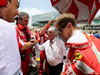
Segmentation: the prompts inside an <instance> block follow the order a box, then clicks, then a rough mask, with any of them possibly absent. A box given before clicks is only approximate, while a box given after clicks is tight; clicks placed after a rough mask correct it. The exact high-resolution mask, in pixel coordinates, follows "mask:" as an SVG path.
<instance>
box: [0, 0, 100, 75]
mask: <svg viewBox="0 0 100 75" xmlns="http://www.w3.org/2000/svg"><path fill="white" fill-rule="evenodd" d="M19 4H20V2H18V0H0V39H1V40H0V75H29V74H30V73H29V64H30V56H32V57H34V60H36V58H35V55H36V53H35V49H36V50H37V51H40V64H39V75H42V74H43V63H44V61H45V72H46V74H47V75H99V74H100V69H99V67H100V39H98V38H96V37H95V36H97V34H96V35H94V36H93V35H91V34H89V35H88V34H86V33H84V32H82V31H80V30H78V29H77V23H76V19H75V16H74V15H73V14H71V13H64V14H61V15H60V16H59V17H58V19H57V20H56V21H55V22H53V21H48V23H47V24H46V25H45V26H44V27H43V28H42V29H41V30H39V32H38V31H36V32H34V33H32V32H31V31H30V29H29V27H28V22H29V18H30V17H29V14H28V13H26V12H20V13H19V11H18V8H19ZM8 12H9V13H8ZM15 16H17V17H16V18H15ZM15 20H16V27H13V26H12V25H11V24H10V22H14V21H15ZM51 23H53V26H52V27H51V26H50V24H51ZM31 54H32V55H31Z"/></svg>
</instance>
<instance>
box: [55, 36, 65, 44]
mask: <svg viewBox="0 0 100 75" xmlns="http://www.w3.org/2000/svg"><path fill="white" fill-rule="evenodd" d="M55 39H56V42H60V43H64V41H63V40H62V39H60V38H58V37H56V38H55Z"/></svg>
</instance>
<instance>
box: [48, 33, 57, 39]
mask: <svg viewBox="0 0 100 75" xmlns="http://www.w3.org/2000/svg"><path fill="white" fill-rule="evenodd" d="M47 34H48V38H49V39H50V40H53V39H54V38H55V37H56V35H55V33H54V32H53V31H48V33H47Z"/></svg>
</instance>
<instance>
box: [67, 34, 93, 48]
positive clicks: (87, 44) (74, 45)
mask: <svg viewBox="0 0 100 75" xmlns="http://www.w3.org/2000/svg"><path fill="white" fill-rule="evenodd" d="M83 34H84V33H83ZM84 35H85V36H86V38H87V39H88V41H87V42H83V43H65V47H67V48H73V49H86V48H89V47H92V42H91V39H90V37H89V36H88V35H87V34H84Z"/></svg>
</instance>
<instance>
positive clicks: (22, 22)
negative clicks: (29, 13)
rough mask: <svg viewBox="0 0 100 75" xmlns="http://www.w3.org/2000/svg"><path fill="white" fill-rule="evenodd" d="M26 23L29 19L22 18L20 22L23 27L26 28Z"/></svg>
mask: <svg viewBox="0 0 100 75" xmlns="http://www.w3.org/2000/svg"><path fill="white" fill-rule="evenodd" d="M28 22H29V17H26V16H23V18H22V20H21V24H22V25H23V26H24V27H27V25H28Z"/></svg>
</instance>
